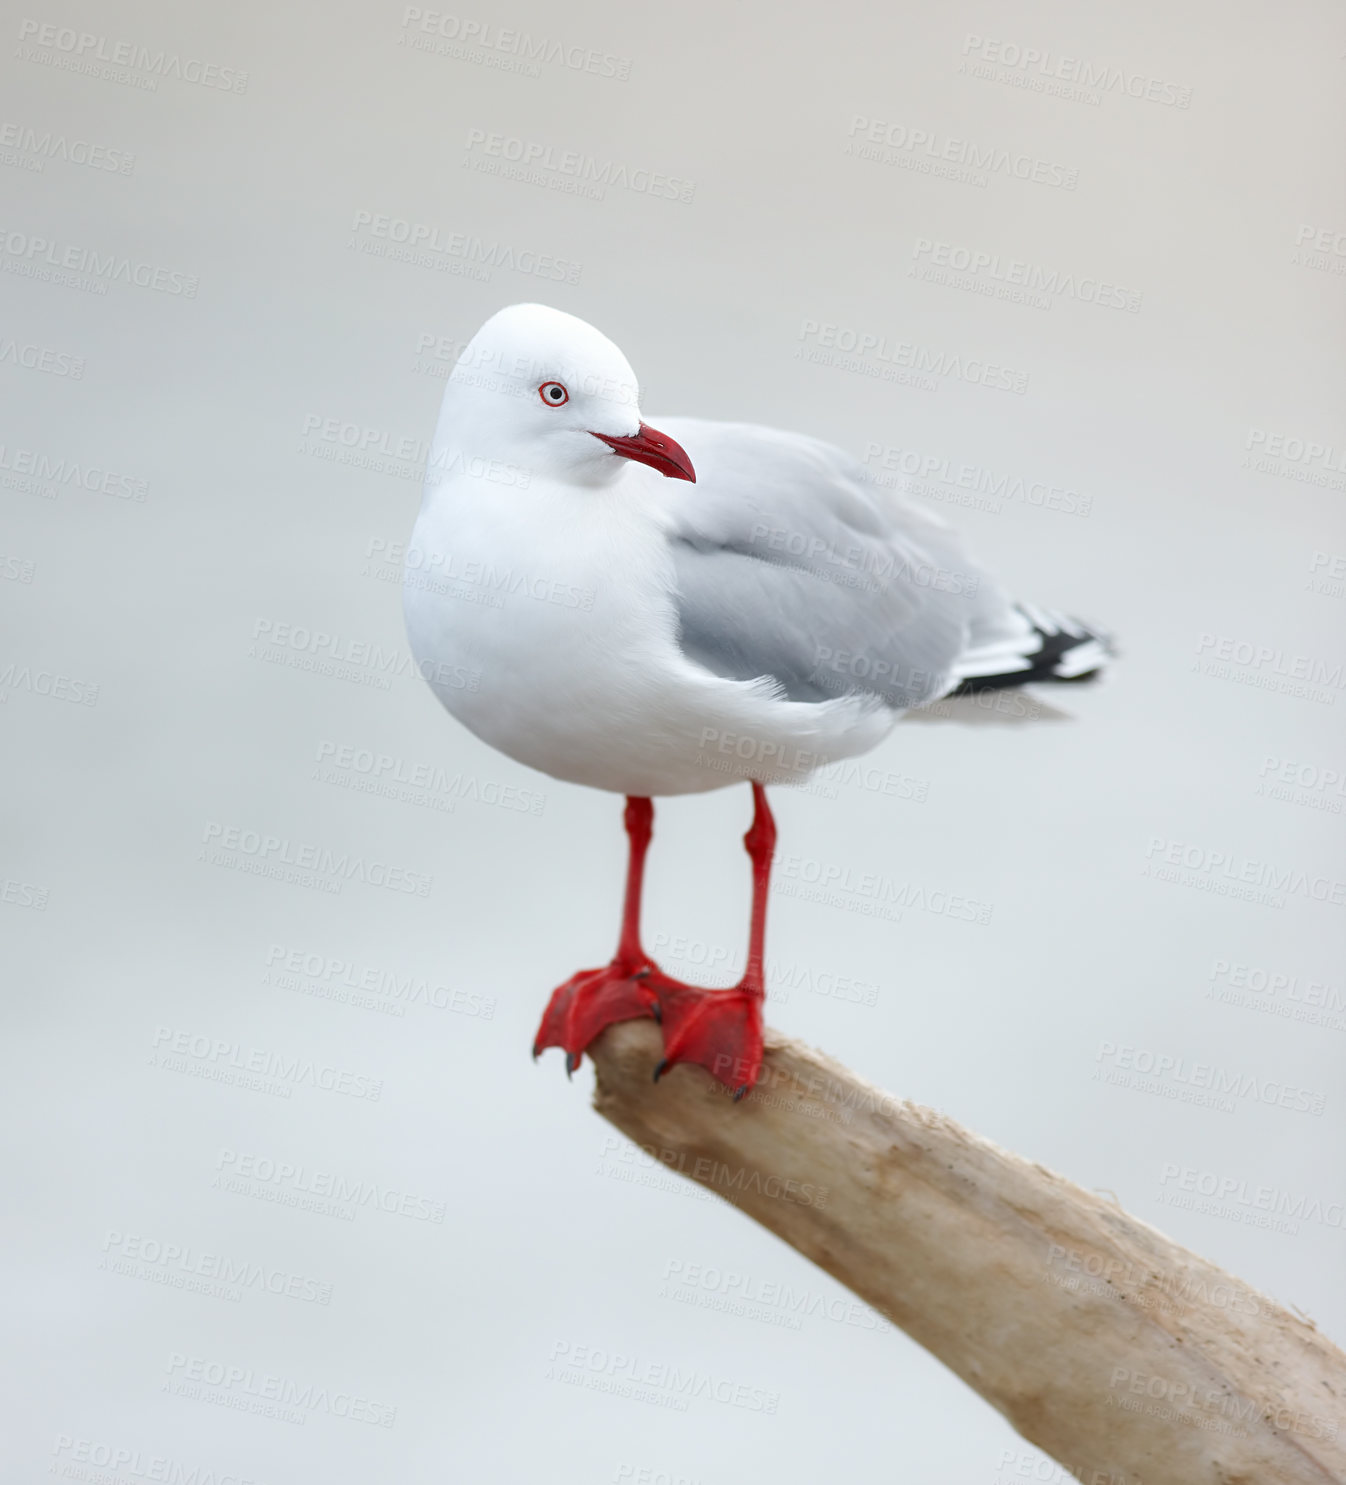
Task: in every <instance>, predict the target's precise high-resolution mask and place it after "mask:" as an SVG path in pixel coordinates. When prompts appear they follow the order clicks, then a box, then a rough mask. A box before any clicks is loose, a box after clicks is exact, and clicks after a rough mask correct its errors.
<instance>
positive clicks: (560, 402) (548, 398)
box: [537, 382, 570, 407]
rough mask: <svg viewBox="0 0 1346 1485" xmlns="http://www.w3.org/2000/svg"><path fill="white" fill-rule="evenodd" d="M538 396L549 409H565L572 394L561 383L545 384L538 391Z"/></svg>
mask: <svg viewBox="0 0 1346 1485" xmlns="http://www.w3.org/2000/svg"><path fill="white" fill-rule="evenodd" d="M537 395H538V396H539V397H541V399H542V400H543V402H545V403H546V404H547V406H548V407H564V406H565V404H566V403H567V402H569V401H570V393H569V392H567V391H566V389H565V388H564V387H563V386H562V385H561V383H560V382H543V383H542V385H541V386H540V387H539V388H538V389H537Z"/></svg>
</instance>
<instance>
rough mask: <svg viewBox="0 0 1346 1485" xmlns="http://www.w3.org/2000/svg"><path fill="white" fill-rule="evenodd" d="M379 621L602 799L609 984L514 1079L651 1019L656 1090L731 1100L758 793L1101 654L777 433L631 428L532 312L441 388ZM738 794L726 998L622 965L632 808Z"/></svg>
mask: <svg viewBox="0 0 1346 1485" xmlns="http://www.w3.org/2000/svg"><path fill="white" fill-rule="evenodd" d="M403 600H404V605H403V606H404V612H405V617H406V625H407V633H408V638H409V640H410V644H411V649H412V652H413V654H414V657H415V659H416V662H417V665H418V667H419V669H420V670H421V673H422V674H423V675H424V676H425V677H426V679H427V680H428V681H429V683H430V686H431V688H432V689H433V690H434V692H435V694H436V695H437V696H438V698H439V700H440V701H441V702H442V703H443V704H444V706H445V707H446V708H447V710H448V711H449V712H450V713H451V714H452V715H453V716H454V717H456V718H457V719H458V721H459V722H461V723H463V725H465V726H466V727H467V728H468V729H469V730H470V731H471V732H473V733H475V734H476V736H477V737H479V738H481V739H482V740H483V741H484V742H486V743H489V744H490V745H491V746H492V747H495V748H498V749H499V750H500V751H501V752H502V753H505V754H507V755H508V756H509V757H511V758H513V759H516V760H517V761H518V762H520V763H523V764H526V765H527V766H528V767H530V768H535V769H539V770H540V771H541V772H543V773H546V774H549V775H551V776H552V777H553V778H557V779H562V780H565V781H568V782H570V783H573V784H583V785H587V786H588V787H590V788H594V789H604V790H608V791H610V792H611V793H614V794H621V795H625V797H626V805H625V814H624V823H625V827H626V834H627V837H628V847H629V855H628V864H627V871H626V894H625V904H624V907H623V910H622V918H621V930H620V935H619V938H618V943H617V952H616V954H615V955H614V956H613V958H612V961H611V963H609V964H607V965H604V966H603V967H601V968H598V969H591V970H581V971H580V972H579V973H577V974H575V975H573V976H572V977H571V978H570V979H569V980H567V981H566V982H565V983H564V984H563V985H561V986H560V987H559V988H558V989H556V990H555V991H554V992H553V993H552V996H551V999H550V1001H549V1003H548V1005H547V1008H546V1011H545V1013H544V1014H543V1017H542V1022H541V1025H540V1027H539V1029H538V1033H537V1036H536V1038H535V1041H534V1046H533V1055H534V1057H537V1056H538V1055H539V1054H540V1053H541V1052H542V1050H543V1049H544V1048H548V1047H558V1048H560V1049H562V1050H563V1051H564V1052H565V1054H566V1071H567V1073H568V1074H569V1073H573V1072H574V1070H575V1068H576V1067H578V1066H579V1064H580V1062H581V1060H582V1055H583V1053H584V1051H585V1049H586V1048H587V1047H588V1046H589V1045H590V1044H591V1043H592V1042H593V1040H594V1039H595V1038H596V1037H597V1036H598V1035H599V1034H600V1032H602V1031H603V1030H604V1029H605V1028H606V1027H607V1026H609V1025H611V1024H612V1023H614V1022H617V1021H625V1020H631V1019H634V1018H637V1017H652V1018H653V1019H655V1020H656V1021H657V1022H659V1024H660V1026H661V1029H662V1035H663V1042H664V1051H663V1058H662V1060H661V1061H660V1062H659V1064H658V1066H657V1067H656V1068H655V1070H654V1078H655V1081H656V1082H657V1081H658V1079H659V1078H660V1076H661V1075H662V1074H663V1073H664V1072H665V1071H666V1070H667V1069H669V1068H670V1067H673V1066H675V1065H676V1064H678V1063H695V1064H699V1065H700V1066H702V1067H704V1068H706V1069H707V1070H709V1071H710V1072H711V1073H712V1075H713V1076H714V1077H715V1078H717V1079H718V1080H719V1082H720V1083H722V1084H723V1085H724V1086H725V1087H726V1088H727V1089H729V1090H731V1091H732V1092H733V1095H734V1097H735V1098H736V1099H737V1098H741V1097H742V1096H743V1095H744V1094H745V1093H746V1092H748V1091H749V1090H750V1089H751V1088H752V1087H753V1086H754V1084H755V1083H756V1082H757V1079H758V1076H759V1074H760V1072H761V1067H762V1003H763V1000H764V998H765V976H764V963H765V938H766V909H767V893H768V887H769V882H770V872H771V861H772V856H773V854H774V850H775V844H776V826H775V822H774V820H773V819H772V815H771V810H770V808H769V806H768V804H767V796H766V786H767V785H775V784H784V783H801V782H803V781H804V780H806V779H807V778H808V777H809V775H810V774H811V773H812V772H813V771H814V770H816V769H818V768H820V767H822V766H824V765H826V764H829V763H832V762H835V761H837V760H839V759H843V758H848V757H853V756H855V755H857V754H860V753H864V752H867V751H868V750H869V749H871V748H873V747H874V746H876V744H878V743H879V742H880V741H881V740H882V739H883V738H884V737H886V736H887V734H888V733H889V731H890V730H891V729H892V727H893V726H894V724H895V723H896V722H897V720H898V719H899V718H900V717H901V716H902V715H903V714H904V713H906V712H909V711H913V710H915V709H918V708H921V707H924V706H928V705H929V704H930V703H932V702H935V701H938V700H940V699H941V698H943V697H946V696H950V695H956V694H960V693H966V692H970V691H979V690H986V689H996V688H1000V687H1006V686H1021V685H1024V684H1027V683H1029V682H1038V681H1057V682H1062V681H1082V680H1087V679H1089V678H1091V677H1093V676H1094V675H1096V674H1097V673H1098V672H1099V670H1100V669H1101V668H1102V666H1103V664H1104V662H1105V661H1106V660H1107V659H1108V658H1109V656H1110V654H1111V644H1110V641H1109V640H1108V639H1107V637H1106V636H1105V635H1103V634H1102V633H1100V632H1097V631H1094V630H1091V629H1089V628H1088V627H1087V626H1086V625H1084V624H1082V623H1080V622H1079V621H1078V620H1075V619H1071V618H1067V617H1066V616H1064V615H1062V614H1059V613H1055V612H1053V611H1050V610H1047V609H1041V608H1037V607H1034V606H1032V605H1029V604H1026V603H1016V602H1015V601H1013V600H1012V599H1011V598H1010V597H1009V595H1008V594H1007V593H1006V592H1005V590H1004V589H1002V588H1001V586H1000V585H999V584H998V583H997V582H995V581H994V579H992V578H991V577H990V576H989V574H987V573H986V572H985V571H984V570H983V569H981V568H980V567H979V566H978V565H976V564H975V563H974V562H973V561H972V560H971V559H970V558H969V557H968V556H967V555H966V554H965V553H964V550H963V547H962V545H961V543H960V542H959V540H958V538H957V536H956V535H955V533H954V532H953V531H952V530H951V529H950V528H949V526H948V525H946V523H945V522H943V521H942V520H940V519H939V518H938V517H936V516H935V515H934V514H932V513H930V512H928V511H926V510H925V509H924V508H923V507H921V506H919V505H917V504H916V503H914V502H913V501H911V500H910V499H908V498H906V497H904V496H902V495H900V494H897V493H895V492H893V491H891V490H888V489H885V488H883V487H881V486H879V485H878V484H876V483H875V481H874V480H873V479H871V478H870V477H868V476H867V474H866V472H865V471H864V469H863V468H862V467H861V466H860V465H859V464H857V462H856V461H855V460H854V459H852V458H851V457H850V456H849V455H847V454H846V453H844V452H843V451H842V450H840V449H838V448H834V447H833V446H831V445H830V444H827V443H823V442H820V441H819V440H818V439H815V438H810V437H807V436H806V435H804V434H800V433H793V432H784V431H781V430H779V429H775V428H765V427H759V426H756V425H753V424H748V423H731V422H713V421H706V420H702V419H698V418H675V419H668V420H665V419H660V420H659V427H657V428H656V427H652V426H651V425H650V424H648V423H646V422H645V421H644V420H643V418H642V416H641V410H640V396H639V385H638V383H637V380H636V376H635V373H634V371H633V370H632V369H631V366H630V363H629V362H628V361H627V359H626V357H625V356H624V355H623V354H622V352H621V351H620V350H619V349H618V348H617V346H616V345H614V344H613V342H612V341H611V340H609V339H608V338H607V337H606V336H605V335H603V334H602V333H600V332H599V331H598V330H596V329H595V328H594V327H593V326H592V325H589V324H587V323H586V322H585V321H583V320H581V319H578V318H576V317H575V316H573V315H570V314H565V313H563V312H562V311H560V310H557V309H552V308H549V307H548V306H546V305H542V304H515V305H511V306H510V307H508V308H506V309H502V310H500V311H499V312H498V313H496V314H494V315H492V317H491V318H490V319H489V320H487V321H486V323H485V324H484V325H483V326H482V327H481V329H480V330H478V332H477V333H476V335H475V336H474V337H473V338H472V340H471V341H470V342H469V343H468V345H467V346H466V348H465V349H464V350H463V352H462V354H461V356H460V357H459V359H458V361H457V362H456V364H455V366H454V368H453V371H452V373H451V374H450V376H449V378H448V383H447V386H446V388H445V392H444V401H443V405H442V409H441V412H440V417H439V422H438V424H437V426H436V430H435V435H434V438H433V441H432V443H431V446H430V453H429V458H428V460H427V477H426V484H425V494H424V498H423V501H422V504H421V509H420V513H419V516H418V518H417V521H416V525H415V530H414V533H413V535H412V539H411V540H410V542H408V544H407V550H406V556H405V564H404V575H403ZM737 783H746V784H748V785H750V786H751V789H752V797H753V818H752V824H751V825H750V827H749V829H748V832H747V834H746V835H745V836H744V838H743V840H744V845H745V846H746V848H747V853H748V858H749V861H750V862H751V867H752V908H751V915H750V922H749V932H748V954H747V962H746V967H745V969H744V972H743V977H742V979H741V980H740V981H739V983H738V984H737V985H735V986H733V987H732V988H729V989H702V988H699V987H697V986H694V985H688V984H684V983H682V982H680V981H677V980H674V979H673V978H671V977H670V976H668V975H666V974H664V972H663V971H662V970H661V969H660V968H659V966H658V965H657V964H655V962H654V961H653V960H652V959H651V958H650V956H649V954H647V953H646V951H645V949H644V947H643V946H642V943H641V936H640V915H641V889H642V884H643V879H644V869H645V859H646V854H647V852H648V850H649V846H650V841H651V837H652V835H653V829H654V806H653V802H652V801H653V799H654V797H655V796H664V795H676V794H689V793H698V792H701V791H704V790H708V789H720V788H724V787H725V786H727V785H730V784H737Z"/></svg>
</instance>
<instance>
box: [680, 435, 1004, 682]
mask: <svg viewBox="0 0 1346 1485" xmlns="http://www.w3.org/2000/svg"><path fill="white" fill-rule="evenodd" d="M657 426H659V427H660V428H662V429H664V430H665V431H666V432H667V433H669V435H670V436H671V437H673V438H675V439H677V441H678V442H679V443H680V444H682V446H683V448H685V449H686V450H687V452H688V454H689V455H690V456H691V459H692V462H693V464H694V465H695V466H696V483H695V484H694V485H689V484H686V483H684V482H682V481H677V482H676V485H677V488H676V490H675V491H673V492H671V493H669V492H667V491H665V492H664V495H663V503H664V508H665V510H666V511H667V513H668V519H669V526H670V541H671V544H672V555H673V562H674V568H675V572H676V578H677V585H678V590H677V612H678V623H679V642H680V644H681V647H682V649H683V652H684V653H685V654H686V655H687V656H688V658H689V659H691V660H693V661H695V662H696V663H698V664H700V665H702V666H704V667H705V668H706V669H707V670H710V671H712V672H714V673H715V674H716V675H720V676H724V677H726V678H729V679H732V680H742V681H748V680H754V679H756V678H758V677H762V676H765V677H768V678H769V679H771V680H773V681H774V682H775V683H776V684H777V685H778V686H779V687H780V689H781V691H782V692H783V693H784V695H785V696H786V697H787V698H789V699H790V700H791V701H805V702H818V701H827V700H831V699H833V698H835V697H838V696H859V695H866V694H867V695H872V696H876V697H879V698H880V699H881V700H882V701H883V702H885V703H886V704H887V705H888V706H891V707H893V708H894V709H897V710H905V709H907V708H910V707H917V706H921V705H923V704H925V703H926V702H929V701H933V700H934V699H936V698H937V697H939V696H942V695H944V694H945V693H946V692H947V691H949V690H950V689H952V687H953V686H954V685H956V684H957V680H958V676H957V673H956V672H957V664H958V661H959V658H960V656H962V655H963V654H965V653H966V651H967V650H968V649H969V648H975V647H976V646H977V645H979V644H983V643H986V642H987V641H988V640H993V639H994V638H995V635H996V631H997V629H998V627H1000V626H1001V625H1002V623H1013V624H1021V621H1020V620H1018V619H1017V617H1012V616H1013V610H1012V606H1011V605H1010V603H1009V601H1008V599H1007V598H1006V597H1005V595H1004V594H1003V593H1002V592H1000V590H999V589H998V588H997V587H996V586H995V585H994V584H992V583H991V582H990V580H989V579H988V578H987V576H986V575H985V573H984V572H982V571H981V569H979V568H978V567H976V566H975V565H974V564H973V563H971V562H970V561H969V560H968V558H967V557H966V556H965V555H964V554H963V552H962V550H961V548H960V547H959V545H958V541H957V538H956V536H955V535H954V533H953V532H952V531H950V530H949V529H948V528H947V527H946V526H944V525H943V523H942V522H940V521H938V520H937V519H936V518H934V517H933V516H931V515H929V514H927V513H926V512H925V511H923V510H922V509H920V508H919V507H917V506H914V505H912V504H910V503H909V502H907V501H905V500H903V499H902V498H901V497H899V496H896V495H894V494H892V493H891V492H889V491H886V490H883V489H881V488H879V487H878V486H876V485H875V484H874V483H873V482H872V481H870V480H869V479H867V478H866V476H865V474H864V471H863V470H862V469H861V468H860V467H859V466H858V465H857V464H856V463H855V462H854V461H853V460H852V459H850V458H849V457H848V456H847V455H846V454H844V453H843V452H842V451H841V450H839V449H836V448H833V447H831V446H830V445H828V444H825V443H820V442H819V441H817V440H815V439H810V438H803V437H800V436H799V435H797V434H789V433H782V432H779V431H777V430H776V429H770V428H759V427H755V426H752V425H749V424H735V423H711V422H702V421H700V420H697V419H690V418H668V419H663V418H661V419H659V420H658V424H657ZM669 483H670V484H673V483H675V482H669Z"/></svg>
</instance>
